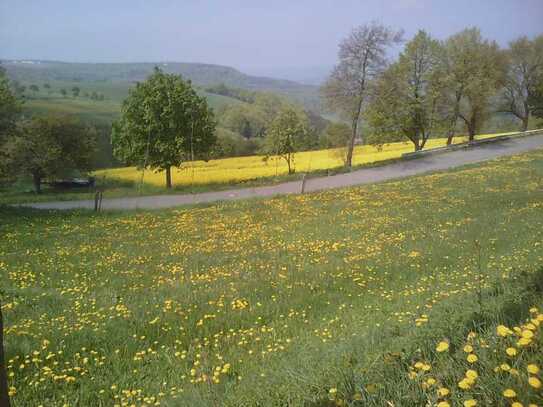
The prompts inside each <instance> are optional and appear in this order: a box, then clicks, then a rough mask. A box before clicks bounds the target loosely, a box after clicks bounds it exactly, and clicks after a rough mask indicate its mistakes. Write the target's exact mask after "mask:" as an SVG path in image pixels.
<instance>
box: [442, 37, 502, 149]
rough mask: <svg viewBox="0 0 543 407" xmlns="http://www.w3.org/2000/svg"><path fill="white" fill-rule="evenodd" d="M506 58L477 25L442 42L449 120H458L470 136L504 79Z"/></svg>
mask: <svg viewBox="0 0 543 407" xmlns="http://www.w3.org/2000/svg"><path fill="white" fill-rule="evenodd" d="M505 69H506V64H505V58H504V55H503V53H502V52H501V51H500V49H499V47H498V45H497V44H496V42H495V41H489V40H486V39H484V38H483V37H482V36H481V32H480V31H479V29H477V28H469V29H466V30H463V31H461V32H459V33H457V34H455V35H453V36H452V37H450V38H448V39H447V41H446V42H445V52H444V60H443V72H442V77H443V82H444V84H445V86H446V89H447V92H446V95H447V97H448V106H449V112H448V115H449V117H450V119H451V122H452V123H453V124H454V126H456V120H457V119H459V120H461V121H462V122H463V124H464V125H465V128H466V129H467V131H468V134H469V136H470V139H472V138H473V136H474V135H475V134H477V133H478V132H480V130H481V128H482V126H483V124H484V122H485V121H486V120H487V119H488V116H489V102H490V98H491V97H492V96H493V95H494V94H495V93H496V91H497V90H498V89H499V88H500V87H501V86H502V85H503V83H504V80H505Z"/></svg>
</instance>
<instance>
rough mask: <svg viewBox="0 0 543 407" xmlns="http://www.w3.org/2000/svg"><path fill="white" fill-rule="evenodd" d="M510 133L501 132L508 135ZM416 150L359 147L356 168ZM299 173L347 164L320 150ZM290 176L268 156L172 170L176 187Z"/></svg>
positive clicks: (300, 164) (136, 174)
mask: <svg viewBox="0 0 543 407" xmlns="http://www.w3.org/2000/svg"><path fill="white" fill-rule="evenodd" d="M506 134H510V133H501V134H500V135H506ZM496 135H498V134H486V135H481V136H478V138H488V137H494V136H496ZM463 141H466V138H465V137H456V138H455V140H454V142H455V143H460V142H463ZM445 143H446V138H436V139H432V140H429V141H428V142H427V143H426V146H425V148H426V149H429V148H435V147H442V146H444V145H445ZM411 151H413V145H412V143H410V142H398V143H390V144H385V145H384V146H383V148H382V149H378V148H376V147H374V146H357V147H356V149H355V154H354V157H353V165H362V164H371V163H375V162H378V161H385V160H389V159H394V158H399V157H401V155H402V154H404V153H407V152H411ZM294 165H295V169H296V172H311V171H315V170H326V169H332V168H338V167H341V166H342V165H343V162H342V153H341V151H340V150H338V149H327V150H318V151H305V152H301V153H297V154H295V156H294ZM287 173H288V167H287V164H286V162H285V160H283V159H281V158H278V157H270V159H269V160H265V159H264V156H261V155H254V156H248V157H232V158H224V159H220V160H210V161H208V162H205V161H195V162H187V163H185V164H184V165H182V166H181V167H179V168H176V169H174V170H173V171H172V182H173V184H174V185H175V186H189V185H208V184H231V183H236V182H243V181H249V180H254V179H257V178H265V177H274V176H278V175H284V174H287ZM95 175H96V176H97V177H99V178H101V177H106V179H117V180H121V181H135V182H140V181H141V179H142V172H141V171H140V170H138V169H137V168H136V167H124V168H115V169H107V170H100V171H96V173H95ZM143 175H144V182H145V183H147V184H152V185H157V186H163V185H164V178H165V176H164V174H163V172H161V171H158V172H154V171H149V170H147V171H145V173H144V174H143Z"/></svg>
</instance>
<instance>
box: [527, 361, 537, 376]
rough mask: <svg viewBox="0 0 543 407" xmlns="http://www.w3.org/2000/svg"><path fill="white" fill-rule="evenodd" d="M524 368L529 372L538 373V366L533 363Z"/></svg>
mask: <svg viewBox="0 0 543 407" xmlns="http://www.w3.org/2000/svg"><path fill="white" fill-rule="evenodd" d="M526 370H528V373H531V374H538V373H539V367H538V366H537V365H536V364H535V363H530V364H529V365H528V366H527V367H526Z"/></svg>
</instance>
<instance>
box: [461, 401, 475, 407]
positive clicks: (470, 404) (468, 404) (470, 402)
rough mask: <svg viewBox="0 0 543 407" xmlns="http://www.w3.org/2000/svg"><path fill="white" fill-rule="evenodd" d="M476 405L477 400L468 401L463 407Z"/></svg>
mask: <svg viewBox="0 0 543 407" xmlns="http://www.w3.org/2000/svg"><path fill="white" fill-rule="evenodd" d="M476 405H477V400H474V399H469V400H466V401H464V407H475V406H476Z"/></svg>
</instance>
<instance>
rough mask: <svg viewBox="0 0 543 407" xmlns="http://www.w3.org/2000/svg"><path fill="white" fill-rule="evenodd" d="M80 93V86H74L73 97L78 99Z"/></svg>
mask: <svg viewBox="0 0 543 407" xmlns="http://www.w3.org/2000/svg"><path fill="white" fill-rule="evenodd" d="M80 92H81V89H80V88H79V86H74V87H73V88H72V95H73V96H74V98H76V97H78V96H79V93H80Z"/></svg>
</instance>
